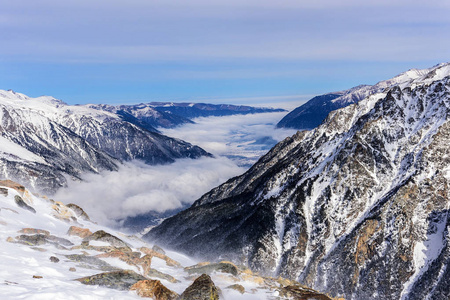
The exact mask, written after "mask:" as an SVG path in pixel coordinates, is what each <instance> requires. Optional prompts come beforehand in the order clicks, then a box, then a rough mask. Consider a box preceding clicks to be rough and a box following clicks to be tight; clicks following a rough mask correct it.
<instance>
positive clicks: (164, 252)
mask: <svg viewBox="0 0 450 300" xmlns="http://www.w3.org/2000/svg"><path fill="white" fill-rule="evenodd" d="M152 250H153V251H155V252H158V253H161V254H163V255H166V251H164V250H163V249H162V248H161V247H159V246H158V245H153V247H152Z"/></svg>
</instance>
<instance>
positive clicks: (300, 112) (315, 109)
mask: <svg viewBox="0 0 450 300" xmlns="http://www.w3.org/2000/svg"><path fill="white" fill-rule="evenodd" d="M437 67H439V65H438V66H435V67H433V68H429V69H423V70H418V69H411V70H408V71H406V72H404V73H401V74H399V75H397V76H395V77H393V78H391V79H388V80H383V81H380V82H378V83H377V84H375V85H359V86H356V87H353V88H351V89H349V90H345V91H341V92H333V93H329V94H325V95H320V96H316V97H314V98H312V99H311V100H309V101H308V102H306V103H305V104H303V105H301V106H299V107H297V108H296V109H294V110H293V111H291V112H290V113H289V114H287V115H286V116H285V117H284V118H283V119H281V120H280V122H278V124H277V127H278V128H294V129H302V130H305V129H307V130H309V129H313V128H316V127H317V126H319V125H320V124H321V123H322V122H323V120H325V118H326V117H327V116H328V114H329V113H330V112H332V111H333V110H336V109H339V108H342V107H346V106H348V105H350V104H354V103H357V102H358V101H361V100H362V99H364V98H366V97H367V96H369V95H372V94H375V93H381V92H383V91H384V90H385V89H387V88H390V87H392V86H394V85H397V84H400V83H402V82H408V81H410V80H412V79H417V78H419V77H421V76H423V75H425V74H427V73H429V72H430V71H432V70H433V69H434V68H437Z"/></svg>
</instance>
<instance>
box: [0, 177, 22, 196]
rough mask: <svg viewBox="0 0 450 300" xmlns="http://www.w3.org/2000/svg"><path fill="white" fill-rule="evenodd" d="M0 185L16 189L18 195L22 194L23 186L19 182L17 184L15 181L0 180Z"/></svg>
mask: <svg viewBox="0 0 450 300" xmlns="http://www.w3.org/2000/svg"><path fill="white" fill-rule="evenodd" d="M0 186H4V187H8V188H11V189H14V190H16V191H17V192H18V193H19V195H20V196H23V194H24V193H25V187H24V186H23V185H21V184H18V183H17V182H14V181H12V180H8V179H7V180H0Z"/></svg>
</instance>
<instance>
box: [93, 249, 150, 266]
mask: <svg viewBox="0 0 450 300" xmlns="http://www.w3.org/2000/svg"><path fill="white" fill-rule="evenodd" d="M140 255H141V253H139V252H122V251H112V252H106V253H102V254H98V255H96V256H95V257H98V258H106V257H113V258H118V259H120V260H121V261H123V262H126V263H127V264H129V265H130V266H138V265H139V264H140V261H141V258H140Z"/></svg>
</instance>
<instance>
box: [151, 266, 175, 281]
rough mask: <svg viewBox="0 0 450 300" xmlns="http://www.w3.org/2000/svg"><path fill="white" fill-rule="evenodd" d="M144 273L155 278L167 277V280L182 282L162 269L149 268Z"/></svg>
mask: <svg viewBox="0 0 450 300" xmlns="http://www.w3.org/2000/svg"><path fill="white" fill-rule="evenodd" d="M144 275H145V276H147V277H153V278H155V277H156V278H160V279H165V280H167V281H169V282H172V283H177V282H180V281H179V280H177V279H176V278H175V277H173V276H172V275H169V274H166V273H163V272H160V271H158V270H155V269H152V268H149V269H148V270H147V272H145V273H144Z"/></svg>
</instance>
